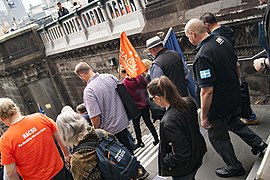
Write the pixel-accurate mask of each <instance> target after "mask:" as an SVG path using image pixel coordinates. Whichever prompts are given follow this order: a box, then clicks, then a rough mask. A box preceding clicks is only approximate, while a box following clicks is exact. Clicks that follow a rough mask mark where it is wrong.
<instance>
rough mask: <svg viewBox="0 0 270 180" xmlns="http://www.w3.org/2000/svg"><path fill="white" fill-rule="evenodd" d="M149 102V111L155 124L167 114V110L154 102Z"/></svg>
mask: <svg viewBox="0 0 270 180" xmlns="http://www.w3.org/2000/svg"><path fill="white" fill-rule="evenodd" d="M147 101H148V105H149V109H150V111H151V115H152V119H153V122H155V121H156V120H161V119H162V117H163V115H164V114H165V112H166V109H165V108H163V107H160V106H158V105H157V104H156V103H155V102H154V101H152V100H150V99H147Z"/></svg>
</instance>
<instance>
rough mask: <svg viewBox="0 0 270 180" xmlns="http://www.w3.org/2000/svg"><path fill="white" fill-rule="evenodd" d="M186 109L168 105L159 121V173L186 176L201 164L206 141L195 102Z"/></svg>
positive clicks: (190, 103)
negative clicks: (201, 130) (183, 110)
mask: <svg viewBox="0 0 270 180" xmlns="http://www.w3.org/2000/svg"><path fill="white" fill-rule="evenodd" d="M187 102H188V108H189V110H188V111H187V112H184V113H182V112H180V111H179V110H177V109H175V108H173V107H169V108H168V110H167V111H166V113H165V115H164V116H163V118H162V120H161V122H160V146H159V159H158V161H159V163H158V164H159V175H161V176H184V175H187V174H189V173H191V172H192V171H193V170H194V169H196V168H198V167H199V166H200V165H201V162H202V158H203V156H204V154H205V152H206V151H207V150H206V144H205V141H204V138H203V136H202V135H201V133H200V129H199V124H198V115H197V109H196V105H195V103H194V102H193V101H191V100H190V99H187Z"/></svg>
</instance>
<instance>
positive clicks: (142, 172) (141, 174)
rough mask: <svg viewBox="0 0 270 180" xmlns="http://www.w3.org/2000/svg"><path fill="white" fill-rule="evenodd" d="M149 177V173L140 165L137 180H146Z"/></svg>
mask: <svg viewBox="0 0 270 180" xmlns="http://www.w3.org/2000/svg"><path fill="white" fill-rule="evenodd" d="M148 176H149V173H148V172H147V171H146V170H145V168H144V167H143V166H142V165H140V166H139V167H138V175H137V180H142V179H146V178H147V177H148Z"/></svg>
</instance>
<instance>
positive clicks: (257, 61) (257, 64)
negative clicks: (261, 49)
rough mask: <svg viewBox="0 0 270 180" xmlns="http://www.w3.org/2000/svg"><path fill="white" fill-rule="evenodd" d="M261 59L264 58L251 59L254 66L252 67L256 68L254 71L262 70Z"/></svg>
mask: <svg viewBox="0 0 270 180" xmlns="http://www.w3.org/2000/svg"><path fill="white" fill-rule="evenodd" d="M263 60H265V58H259V59H255V60H254V61H253V66H254V68H255V69H256V71H258V72H261V71H263V69H264V68H263V67H262V61H263Z"/></svg>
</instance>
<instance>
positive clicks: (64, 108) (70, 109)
mask: <svg viewBox="0 0 270 180" xmlns="http://www.w3.org/2000/svg"><path fill="white" fill-rule="evenodd" d="M67 111H71V112H74V110H73V109H72V107H71V106H64V107H63V108H62V109H61V113H63V112H67Z"/></svg>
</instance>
